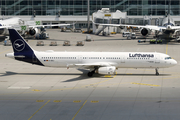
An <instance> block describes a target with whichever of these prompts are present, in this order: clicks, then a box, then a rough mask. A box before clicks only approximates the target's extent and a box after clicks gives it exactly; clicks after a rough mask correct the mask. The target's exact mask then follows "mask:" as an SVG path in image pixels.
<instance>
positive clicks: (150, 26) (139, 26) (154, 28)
mask: <svg viewBox="0 0 180 120" xmlns="http://www.w3.org/2000/svg"><path fill="white" fill-rule="evenodd" d="M94 24H95V25H102V26H111V27H120V26H122V27H137V28H147V29H151V30H158V31H159V30H162V29H166V27H165V26H155V25H146V26H143V25H126V24H101V23H94ZM179 29H180V27H179Z"/></svg>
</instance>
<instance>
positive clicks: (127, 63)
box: [5, 29, 177, 77]
mask: <svg viewBox="0 0 180 120" xmlns="http://www.w3.org/2000/svg"><path fill="white" fill-rule="evenodd" d="M9 34H10V40H11V42H12V47H13V50H14V53H8V54H6V55H5V56H6V57H10V58H14V59H15V60H18V61H24V62H27V63H32V64H36V65H41V66H47V67H63V68H69V67H76V68H81V69H82V68H84V69H89V70H90V72H89V73H88V76H89V77H91V76H92V75H93V74H94V73H99V74H115V73H116V69H117V68H153V69H155V70H156V75H159V72H158V69H159V68H167V67H172V66H174V65H176V64H177V62H176V60H174V59H172V58H171V57H170V56H169V55H166V54H163V53H157V52H54V51H52V50H49V51H45V52H39V51H35V50H33V49H32V48H31V47H30V46H29V45H28V43H26V41H25V40H24V39H23V38H22V37H21V36H20V35H19V33H18V32H17V31H16V30H14V29H9Z"/></svg>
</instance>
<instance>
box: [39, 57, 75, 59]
mask: <svg viewBox="0 0 180 120" xmlns="http://www.w3.org/2000/svg"><path fill="white" fill-rule="evenodd" d="M42 59H76V57H42Z"/></svg>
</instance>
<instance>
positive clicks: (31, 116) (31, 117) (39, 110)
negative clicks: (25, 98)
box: [28, 100, 50, 120]
mask: <svg viewBox="0 0 180 120" xmlns="http://www.w3.org/2000/svg"><path fill="white" fill-rule="evenodd" d="M48 102H50V100H48V101H47V102H46V103H45V104H44V105H43V106H42V107H41V108H39V109H38V110H37V111H36V112H35V113H34V114H33V115H32V116H31V117H30V118H29V119H28V120H30V119H31V118H32V117H33V116H34V115H35V114H36V113H37V112H38V111H40V110H41V109H42V108H43V107H44V106H45V105H46V104H48Z"/></svg>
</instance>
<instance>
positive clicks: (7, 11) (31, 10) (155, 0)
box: [0, 0, 180, 27]
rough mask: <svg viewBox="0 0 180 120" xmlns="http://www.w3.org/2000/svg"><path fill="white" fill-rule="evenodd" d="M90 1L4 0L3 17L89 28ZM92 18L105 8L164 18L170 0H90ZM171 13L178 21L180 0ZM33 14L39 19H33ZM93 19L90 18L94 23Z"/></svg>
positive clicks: (0, 8) (129, 14) (0, 12)
mask: <svg viewBox="0 0 180 120" xmlns="http://www.w3.org/2000/svg"><path fill="white" fill-rule="evenodd" d="M87 1H88V0H1V1H0V16H1V17H2V16H5V17H6V16H8V17H12V16H19V17H20V18H22V19H24V20H32V19H36V20H41V21H42V23H68V22H71V23H72V22H77V23H79V24H80V26H83V27H86V23H87V22H86V21H87V8H88V2H87ZM89 1H90V15H92V14H93V13H94V12H97V11H98V10H101V9H102V8H109V10H110V11H111V12H116V11H117V10H119V11H121V12H126V13H127V17H129V18H131V17H134V18H143V17H144V16H152V17H155V18H158V17H162V16H164V15H165V14H166V11H167V9H168V1H169V0H89ZM170 1H171V7H170V13H171V15H172V16H173V17H174V20H175V21H180V20H178V19H179V18H178V16H179V15H180V0H170ZM33 15H34V16H35V17H34V18H33ZM91 19H92V17H90V20H91Z"/></svg>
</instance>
